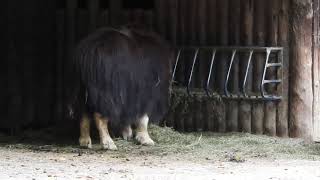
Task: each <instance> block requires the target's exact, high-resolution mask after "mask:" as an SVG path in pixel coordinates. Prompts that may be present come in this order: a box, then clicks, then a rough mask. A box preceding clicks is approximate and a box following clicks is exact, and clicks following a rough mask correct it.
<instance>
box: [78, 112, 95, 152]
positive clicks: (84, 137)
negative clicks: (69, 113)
mask: <svg viewBox="0 0 320 180" xmlns="http://www.w3.org/2000/svg"><path fill="white" fill-rule="evenodd" d="M79 144H80V146H81V147H87V148H92V144H91V138H90V119H89V117H88V115H87V114H83V115H82V118H81V120H80V137H79Z"/></svg>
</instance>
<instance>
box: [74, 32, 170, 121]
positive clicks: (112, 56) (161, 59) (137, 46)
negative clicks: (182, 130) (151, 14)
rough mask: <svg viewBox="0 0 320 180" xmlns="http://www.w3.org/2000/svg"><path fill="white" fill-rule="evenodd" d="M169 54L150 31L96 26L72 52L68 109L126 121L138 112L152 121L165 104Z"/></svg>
mask: <svg viewBox="0 0 320 180" xmlns="http://www.w3.org/2000/svg"><path fill="white" fill-rule="evenodd" d="M172 55H173V54H172V51H171V49H170V48H169V46H168V45H167V44H166V43H165V42H164V41H163V40H161V38H159V37H158V36H157V35H156V34H154V33H152V32H146V31H142V30H138V29H128V28H123V29H120V30H117V29H100V30H98V31H96V32H95V33H93V34H91V35H89V36H88V37H87V38H85V39H84V40H82V41H81V42H80V43H79V45H78V46H77V47H76V49H75V51H74V58H73V61H72V67H73V68H74V69H73V70H72V72H71V73H72V74H71V75H70V77H72V78H71V80H72V81H71V83H70V88H71V91H70V92H71V94H70V96H69V98H70V100H71V101H70V102H71V103H70V104H71V105H72V109H73V111H74V112H75V113H76V114H77V115H81V114H82V113H84V112H87V113H90V114H92V113H93V112H98V113H100V114H102V115H103V116H105V117H106V118H108V119H109V120H110V122H111V123H113V124H114V123H116V124H120V125H128V124H132V123H133V122H135V121H136V120H137V118H139V117H141V116H142V115H143V114H148V115H149V117H150V120H151V121H153V122H158V121H159V120H160V119H161V118H162V117H163V116H164V114H165V113H166V112H167V109H168V104H169V102H168V101H169V86H170V78H171V66H170V64H171V62H172ZM77 117H79V116H77Z"/></svg>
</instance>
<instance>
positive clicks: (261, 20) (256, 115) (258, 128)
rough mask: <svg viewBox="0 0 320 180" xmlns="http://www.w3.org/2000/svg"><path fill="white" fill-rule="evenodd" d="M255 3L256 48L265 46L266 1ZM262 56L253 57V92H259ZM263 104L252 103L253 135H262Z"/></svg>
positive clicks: (262, 64) (258, 0) (260, 0)
mask: <svg viewBox="0 0 320 180" xmlns="http://www.w3.org/2000/svg"><path fill="white" fill-rule="evenodd" d="M255 2H257V3H255V7H254V9H255V18H254V23H255V24H256V28H255V30H254V43H255V44H256V45H258V46H265V45H266V37H267V36H266V16H265V11H266V8H265V6H266V1H265V0H256V1H255ZM263 62H264V56H263V54H261V53H259V54H256V55H255V56H254V61H253V62H252V63H253V87H252V88H253V90H254V91H259V90H260V81H261V78H262V71H263V66H264V63H263ZM263 119H264V104H263V103H259V102H254V103H253V106H252V132H253V133H255V134H263V131H264V124H263Z"/></svg>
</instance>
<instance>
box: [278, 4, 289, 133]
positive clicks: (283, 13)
mask: <svg viewBox="0 0 320 180" xmlns="http://www.w3.org/2000/svg"><path fill="white" fill-rule="evenodd" d="M289 9H290V0H281V1H280V14H279V26H278V28H279V38H278V41H279V42H278V43H279V45H280V46H282V47H284V54H283V69H282V80H283V82H282V85H281V86H280V87H279V88H280V89H279V90H281V91H282V97H283V98H282V101H281V102H280V103H279V104H278V111H277V136H279V137H288V135H289V134H288V121H289V114H288V111H289V40H290V39H289V34H290V33H289V27H290V22H289ZM279 77H280V75H279Z"/></svg>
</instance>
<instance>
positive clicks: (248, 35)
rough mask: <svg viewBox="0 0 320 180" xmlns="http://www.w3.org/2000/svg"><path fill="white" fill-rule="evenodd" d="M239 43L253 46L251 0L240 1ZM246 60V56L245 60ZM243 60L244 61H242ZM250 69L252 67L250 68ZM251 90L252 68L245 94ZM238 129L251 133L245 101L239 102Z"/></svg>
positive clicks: (249, 112)
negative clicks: (240, 24)
mask: <svg viewBox="0 0 320 180" xmlns="http://www.w3.org/2000/svg"><path fill="white" fill-rule="evenodd" d="M241 5H242V6H241V14H242V15H241V19H242V27H241V31H242V32H241V37H242V39H241V42H243V45H245V46H250V45H252V44H253V16H254V10H253V1H251V0H242V1H241ZM245 59H247V56H246V58H245ZM242 60H244V59H242ZM245 62H246V61H245V60H244V61H241V63H240V69H241V70H240V74H241V77H244V74H245V69H246V64H247V63H245ZM251 67H252V66H251ZM251 89H252V68H250V70H249V74H248V79H247V92H250V90H251ZM239 129H240V131H242V132H248V133H250V132H251V103H250V102H246V101H241V102H240V107H239Z"/></svg>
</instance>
